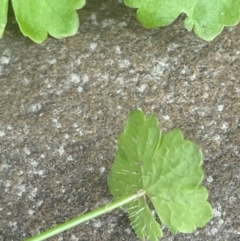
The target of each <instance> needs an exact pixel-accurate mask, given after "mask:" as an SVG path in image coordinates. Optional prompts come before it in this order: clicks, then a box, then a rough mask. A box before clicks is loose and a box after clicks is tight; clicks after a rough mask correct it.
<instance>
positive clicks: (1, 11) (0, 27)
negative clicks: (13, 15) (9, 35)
mask: <svg viewBox="0 0 240 241" xmlns="http://www.w3.org/2000/svg"><path fill="white" fill-rule="evenodd" d="M7 14H8V0H2V1H1V7H0V38H2V36H3V33H4V30H5V27H6V24H7Z"/></svg>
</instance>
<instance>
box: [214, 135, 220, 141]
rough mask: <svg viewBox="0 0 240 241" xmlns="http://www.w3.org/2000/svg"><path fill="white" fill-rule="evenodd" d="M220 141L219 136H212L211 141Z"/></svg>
mask: <svg viewBox="0 0 240 241" xmlns="http://www.w3.org/2000/svg"><path fill="white" fill-rule="evenodd" d="M220 139H221V136H219V135H215V136H213V140H215V141H219V140H220Z"/></svg>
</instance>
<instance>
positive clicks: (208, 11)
mask: <svg viewBox="0 0 240 241" xmlns="http://www.w3.org/2000/svg"><path fill="white" fill-rule="evenodd" d="M124 2H125V4H126V5H127V6H129V7H131V8H138V10H137V19H138V20H139V21H140V22H141V24H142V25H143V26H144V27H146V28H156V27H160V26H167V25H169V24H171V23H172V22H173V21H174V20H175V19H176V18H177V17H178V16H179V15H180V14H181V13H186V15H187V18H186V19H185V21H184V24H185V27H186V29H187V30H188V31H191V30H192V29H193V30H194V32H195V33H196V34H197V35H198V36H199V37H200V38H203V39H204V40H208V41H210V40H212V39H214V38H215V37H216V36H217V35H218V34H220V33H221V32H222V30H223V28H224V27H225V26H234V25H236V24H237V23H238V22H239V20H240V1H239V0H211V1H209V0H191V1H189V0H182V1H179V0H168V1H165V0H125V1H124Z"/></svg>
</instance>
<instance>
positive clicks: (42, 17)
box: [12, 0, 85, 43]
mask: <svg viewBox="0 0 240 241" xmlns="http://www.w3.org/2000/svg"><path fill="white" fill-rule="evenodd" d="M84 4H85V0H41V1H38V0H12V5H13V10H14V12H15V16H16V20H17V22H18V24H19V27H20V29H21V31H22V33H23V34H24V35H25V36H27V37H29V38H30V39H32V40H33V41H34V42H36V43H42V42H43V41H44V40H45V39H46V38H47V35H48V34H50V35H51V36H53V37H55V38H57V39H60V38H64V37H68V36H71V35H74V34H75V33H76V32H77V30H78V27H79V18H78V14H77V12H76V9H79V8H81V7H83V6H84Z"/></svg>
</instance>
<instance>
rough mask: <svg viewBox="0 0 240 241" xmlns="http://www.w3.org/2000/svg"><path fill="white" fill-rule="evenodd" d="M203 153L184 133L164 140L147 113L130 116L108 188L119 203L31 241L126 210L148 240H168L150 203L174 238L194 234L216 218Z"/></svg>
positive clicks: (38, 240) (155, 121)
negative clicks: (210, 198) (205, 178)
mask: <svg viewBox="0 0 240 241" xmlns="http://www.w3.org/2000/svg"><path fill="white" fill-rule="evenodd" d="M201 166H202V153H201V151H200V149H199V148H198V147H197V146H196V145H195V144H194V143H193V142H191V141H189V140H185V139H184V138H183V135H182V132H181V131H180V130H172V131H170V132H168V133H167V134H165V135H162V133H161V130H160V128H159V123H158V120H157V118H156V117H155V116H153V115H151V116H149V117H146V116H145V114H144V113H143V112H142V111H141V110H136V111H133V112H131V113H130V115H129V117H128V119H127V121H126V124H125V127H124V131H123V133H122V134H121V135H120V136H119V139H118V150H117V154H116V158H115V162H114V164H113V166H112V168H111V171H110V174H109V178H108V186H109V189H110V192H111V193H112V194H113V196H114V198H115V201H114V202H112V203H110V204H107V205H106V206H104V207H100V208H98V209H95V210H93V211H91V212H89V213H86V214H83V215H81V216H79V217H76V218H73V219H71V220H69V221H67V222H65V223H63V224H60V225H57V226H56V227H54V228H51V229H49V230H47V231H45V232H43V233H40V234H38V235H36V236H34V237H32V238H29V239H26V240H25V241H41V240H45V239H47V238H50V237H52V236H54V235H56V234H58V233H60V232H63V231H65V230H67V229H69V228H72V227H74V226H76V225H79V224H81V223H83V222H86V221H88V220H91V219H93V218H96V217H98V216H100V215H102V214H105V213H107V212H110V211H112V210H113V209H115V208H119V207H123V208H124V209H125V210H126V211H127V212H128V213H129V218H130V221H131V224H132V227H133V229H134V230H135V232H136V234H137V236H138V237H139V238H140V239H142V240H146V239H147V240H151V241H157V240H159V238H161V237H162V236H163V233H162V230H161V228H160V224H159V223H158V222H157V221H156V219H155V216H154V214H153V210H151V208H150V206H149V203H152V205H151V206H152V207H153V208H154V209H155V211H156V214H157V215H158V217H159V219H160V221H161V223H162V224H164V225H166V226H167V227H168V228H169V229H170V231H171V232H172V233H173V234H176V233H178V232H182V233H191V232H193V231H195V230H196V228H198V227H203V226H204V225H205V224H206V223H207V222H208V221H209V220H210V219H211V218H212V216H213V214H212V207H211V205H210V203H209V202H208V201H207V198H208V191H207V189H206V188H205V187H203V186H202V184H201V183H202V180H203V178H204V173H203V170H202V168H201Z"/></svg>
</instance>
